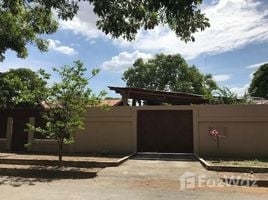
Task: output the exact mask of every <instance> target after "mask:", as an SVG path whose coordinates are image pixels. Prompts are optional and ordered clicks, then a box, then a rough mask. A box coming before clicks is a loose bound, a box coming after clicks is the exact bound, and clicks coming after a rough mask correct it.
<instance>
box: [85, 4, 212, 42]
mask: <svg viewBox="0 0 268 200" xmlns="http://www.w3.org/2000/svg"><path fill="white" fill-rule="evenodd" d="M89 1H90V2H91V3H93V5H94V12H95V13H96V14H97V15H98V17H99V20H98V21H97V26H98V28H99V29H101V30H102V31H103V32H104V33H106V34H108V33H110V34H111V35H112V36H113V37H115V38H118V37H120V36H123V38H125V39H127V40H133V39H135V36H136V34H137V32H138V30H139V29H140V28H144V29H145V30H147V29H153V28H154V27H155V26H158V25H168V26H169V27H170V28H171V29H172V30H173V31H175V33H176V34H177V36H178V37H179V38H181V39H182V40H184V41H186V42H187V41H194V37H193V35H192V33H195V32H197V31H199V30H200V31H203V30H204V29H205V28H206V27H209V23H208V19H207V18H206V17H205V16H204V14H202V13H201V10H200V9H199V7H198V6H199V5H200V4H201V3H202V0H179V1H170V0H149V1H144V0H135V1H133V0H89Z"/></svg>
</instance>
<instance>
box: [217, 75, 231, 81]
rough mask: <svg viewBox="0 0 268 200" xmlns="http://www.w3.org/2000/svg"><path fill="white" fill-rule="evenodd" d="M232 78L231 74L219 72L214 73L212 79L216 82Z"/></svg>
mask: <svg viewBox="0 0 268 200" xmlns="http://www.w3.org/2000/svg"><path fill="white" fill-rule="evenodd" d="M231 78H232V75H231V74H220V75H214V76H213V79H214V80H215V81H217V82H222V81H227V80H230V79H231Z"/></svg>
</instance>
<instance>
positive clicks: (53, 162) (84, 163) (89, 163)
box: [0, 155, 132, 168]
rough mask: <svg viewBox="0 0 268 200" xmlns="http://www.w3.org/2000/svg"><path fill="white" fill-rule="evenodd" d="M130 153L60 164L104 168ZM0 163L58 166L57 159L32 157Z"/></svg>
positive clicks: (117, 163)
mask: <svg viewBox="0 0 268 200" xmlns="http://www.w3.org/2000/svg"><path fill="white" fill-rule="evenodd" d="M131 156H132V155H129V156H125V157H123V158H121V159H119V160H117V161H64V160H63V161H62V166H65V167H79V168H105V167H117V166H119V165H121V164H122V163H124V162H125V161H126V160H128V158H129V157H131ZM0 164H9V165H39V166H58V162H57V160H33V159H4V158H1V159H0Z"/></svg>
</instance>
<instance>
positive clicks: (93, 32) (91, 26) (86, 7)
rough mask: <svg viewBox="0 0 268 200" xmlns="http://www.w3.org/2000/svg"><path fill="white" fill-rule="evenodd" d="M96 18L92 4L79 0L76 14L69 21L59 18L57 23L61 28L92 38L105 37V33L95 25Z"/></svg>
mask: <svg viewBox="0 0 268 200" xmlns="http://www.w3.org/2000/svg"><path fill="white" fill-rule="evenodd" d="M97 19H98V18H97V16H96V15H95V14H94V12H93V6H92V5H90V4H89V3H88V2H80V3H79V11H78V14H77V15H76V16H75V17H74V18H73V19H72V20H71V21H70V20H68V21H63V20H60V21H59V23H60V27H61V29H63V30H70V31H73V32H74V33H75V34H80V35H82V36H85V37H86V38H87V39H89V40H92V39H95V38H98V37H105V34H104V33H102V32H101V31H100V30H98V29H97V27H96V21H97Z"/></svg>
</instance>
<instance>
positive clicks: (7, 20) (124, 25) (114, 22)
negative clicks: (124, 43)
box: [0, 0, 209, 61]
mask: <svg viewBox="0 0 268 200" xmlns="http://www.w3.org/2000/svg"><path fill="white" fill-rule="evenodd" d="M79 1H88V2H89V3H90V4H92V5H93V7H94V12H95V14H96V15H97V16H98V17H99V20H98V21H97V27H98V28H99V29H101V30H102V31H103V32H104V33H106V34H111V35H112V36H113V37H114V38H118V37H120V36H122V37H123V38H126V39H128V40H133V39H134V38H135V35H136V34H137V31H138V30H139V29H140V28H144V29H145V30H147V29H153V28H154V27H155V26H157V25H160V24H167V25H168V26H169V27H170V28H171V29H172V30H174V31H175V32H176V34H177V35H178V37H179V38H181V39H183V40H185V41H190V40H192V41H193V40H194V37H193V35H192V34H193V33H195V32H197V31H199V30H201V31H203V30H204V29H205V28H206V27H208V26H209V23H208V19H207V18H206V17H205V16H204V14H202V13H201V11H200V9H199V7H198V5H199V4H201V3H202V0H180V1H170V0H150V1H143V0H135V1H133V0H78V1H77V0H50V1H48V0H2V1H0V61H3V60H4V58H5V57H4V54H5V52H6V50H8V49H11V50H13V51H15V52H17V55H18V57H21V58H25V57H27V55H28V51H27V47H26V46H27V44H29V43H31V44H34V45H36V46H37V47H38V48H39V49H40V50H41V51H47V50H48V41H46V40H44V39H42V37H40V35H42V34H51V33H54V32H56V31H57V29H58V22H57V19H56V18H55V17H54V15H53V13H56V15H57V17H58V18H59V19H63V20H68V19H72V18H73V17H74V16H75V15H76V14H77V11H78V9H79V6H78V2H79Z"/></svg>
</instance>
